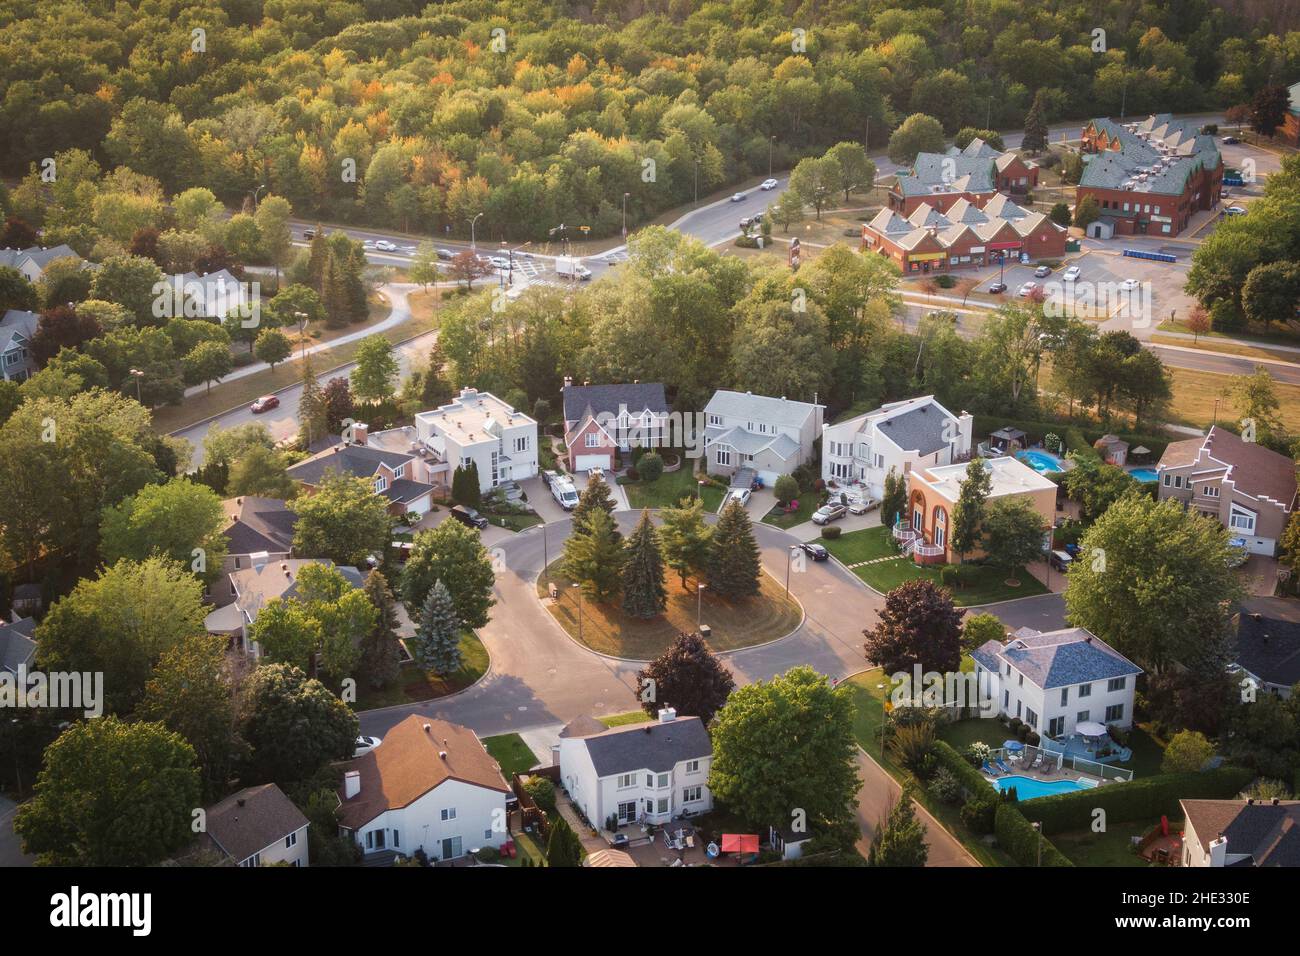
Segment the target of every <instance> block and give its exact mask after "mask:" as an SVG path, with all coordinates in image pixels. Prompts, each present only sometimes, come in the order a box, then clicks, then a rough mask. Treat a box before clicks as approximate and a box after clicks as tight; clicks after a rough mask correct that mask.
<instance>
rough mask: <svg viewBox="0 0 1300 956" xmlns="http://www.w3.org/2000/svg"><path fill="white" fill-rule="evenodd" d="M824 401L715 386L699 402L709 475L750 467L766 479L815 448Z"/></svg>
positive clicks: (799, 462) (791, 466) (794, 465)
mask: <svg viewBox="0 0 1300 956" xmlns="http://www.w3.org/2000/svg"><path fill="white" fill-rule="evenodd" d="M825 411H826V406H825V405H818V404H816V403H814V402H796V401H794V400H792V399H788V398H785V397H784V396H782V397H781V398H772V397H770V396H767V395H755V394H754V393H753V392H733V391H729V390H727V389H719V390H718V391H716V392H714V393H713V397H712V398H711V399H709V403H708V404H707V405H705V406H704V454H705V457H706V458H707V460H708V470H709V474H711V475H734V474H735V473H736V472H738V471H740V470H741V469H751V470H752V471H753V472H754V473H755V474H756V475H757V477H759V478H761V479H762V480H763V482H764V483H766V484H769V485H770V484H773V483H774V482H775V481H776V479H777V478H779V477H780V476H781V475H788V474H790V472H792V471H794V470H795V469H796V468H798V467H799V466H800V465H802V464H803V463H804V462H806V461H811V460H812V459H813V457H814V456H815V455H816V452H817V439H818V438H820V437H821V433H822V417H823V413H824V412H825Z"/></svg>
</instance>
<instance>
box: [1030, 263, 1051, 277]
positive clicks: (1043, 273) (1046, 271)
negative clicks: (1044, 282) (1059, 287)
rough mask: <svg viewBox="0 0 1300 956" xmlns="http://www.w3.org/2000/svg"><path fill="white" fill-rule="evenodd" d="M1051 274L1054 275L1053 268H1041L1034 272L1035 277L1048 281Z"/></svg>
mask: <svg viewBox="0 0 1300 956" xmlns="http://www.w3.org/2000/svg"><path fill="white" fill-rule="evenodd" d="M1051 274H1052V267H1051V266H1039V267H1038V268H1037V269H1035V270H1034V275H1035V276H1037V277H1038V278H1040V279H1046V278H1047V277H1048V276H1050V275H1051Z"/></svg>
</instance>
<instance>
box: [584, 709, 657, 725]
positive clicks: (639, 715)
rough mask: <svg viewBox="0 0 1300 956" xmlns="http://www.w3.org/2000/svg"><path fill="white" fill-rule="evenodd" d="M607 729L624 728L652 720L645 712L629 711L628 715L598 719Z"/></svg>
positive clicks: (613, 715)
mask: <svg viewBox="0 0 1300 956" xmlns="http://www.w3.org/2000/svg"><path fill="white" fill-rule="evenodd" d="M596 719H597V720H599V721H600V722H601V723H602V724H604V725H605V726H606V727H624V726H626V725H627V724H644V723H647V722H648V721H649V720H650V716H649V715H648V714H647V713H646V712H645V711H644V710H629V711H628V712H627V713H626V714H610V715H609V716H608V717H597V718H596Z"/></svg>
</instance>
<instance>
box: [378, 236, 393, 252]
mask: <svg viewBox="0 0 1300 956" xmlns="http://www.w3.org/2000/svg"><path fill="white" fill-rule="evenodd" d="M375 248H376V249H378V250H379V251H380V252H396V251H397V243H395V242H389V241H388V240H387V239H380V240H378V241H377V242H376V243H375Z"/></svg>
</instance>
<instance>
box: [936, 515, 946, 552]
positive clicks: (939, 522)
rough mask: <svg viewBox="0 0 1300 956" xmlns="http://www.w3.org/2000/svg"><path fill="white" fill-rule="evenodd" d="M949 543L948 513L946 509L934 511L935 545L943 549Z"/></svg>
mask: <svg viewBox="0 0 1300 956" xmlns="http://www.w3.org/2000/svg"><path fill="white" fill-rule="evenodd" d="M947 541H948V511H947V509H946V508H942V507H936V508H935V509H934V543H935V545H937V546H938V547H940V548H942V547H944V545H945V544H946V543H947Z"/></svg>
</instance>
